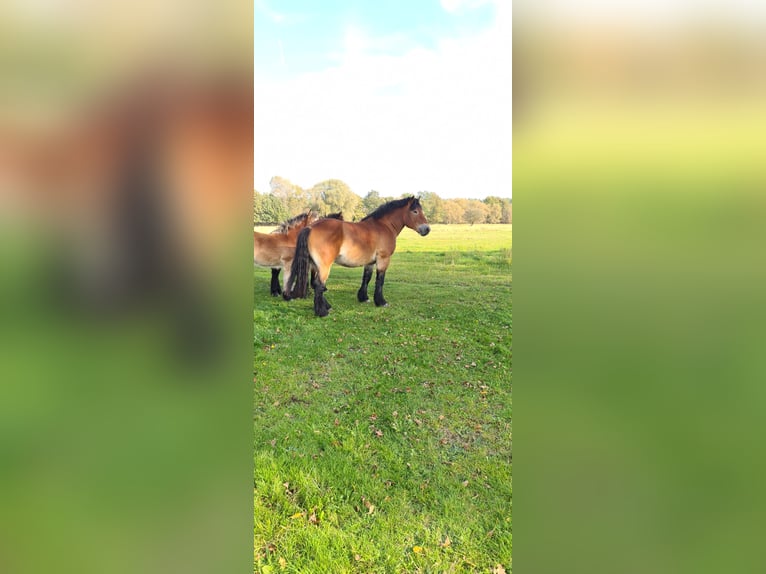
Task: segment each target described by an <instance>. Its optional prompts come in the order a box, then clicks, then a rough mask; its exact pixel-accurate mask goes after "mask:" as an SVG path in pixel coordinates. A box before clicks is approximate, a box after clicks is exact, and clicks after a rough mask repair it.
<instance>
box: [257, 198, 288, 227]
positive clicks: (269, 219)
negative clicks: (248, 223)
mask: <svg viewBox="0 0 766 574" xmlns="http://www.w3.org/2000/svg"><path fill="white" fill-rule="evenodd" d="M289 217H290V213H289V212H288V211H287V208H286V207H285V205H284V203H283V202H282V201H280V199H279V198H278V197H277V196H275V195H273V194H267V195H265V196H264V198H263V203H262V205H261V223H269V224H272V225H276V224H277V223H281V222H283V221H285V220H286V219H289Z"/></svg>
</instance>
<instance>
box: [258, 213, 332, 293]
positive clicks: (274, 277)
mask: <svg viewBox="0 0 766 574" xmlns="http://www.w3.org/2000/svg"><path fill="white" fill-rule="evenodd" d="M325 217H328V218H331V219H343V215H342V214H341V213H340V212H338V213H331V214H330V215H327V216H325ZM319 220H320V219H319V215H318V214H316V213H315V212H314V211H312V210H311V209H309V210H308V211H307V212H306V213H301V214H300V215H296V216H295V217H292V218H290V219H288V220H287V221H285V222H284V223H282V224H281V225H280V226H279V227H277V229H275V230H274V231H272V232H271V233H258V232H257V231H253V263H254V264H255V265H258V266H261V267H271V294H272V295H273V296H274V297H278V296H279V295H281V294H282V288H281V287H280V286H279V272H280V270H281V269H282V268H284V269H285V273H284V278H283V279H284V282H285V292H286V291H287V282H288V280H289V279H290V265H291V263H292V260H293V255H294V253H295V243H296V240H297V237H298V233H299V232H300V231H301V230H302V229H304V228H305V227H307V226H309V225H312V224H313V223H315V222H316V221H319ZM286 298H287V297H286Z"/></svg>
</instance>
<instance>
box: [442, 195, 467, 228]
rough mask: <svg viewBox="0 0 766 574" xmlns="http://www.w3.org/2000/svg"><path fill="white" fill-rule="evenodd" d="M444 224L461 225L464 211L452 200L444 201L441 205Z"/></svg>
mask: <svg viewBox="0 0 766 574" xmlns="http://www.w3.org/2000/svg"><path fill="white" fill-rule="evenodd" d="M443 208H444V223H463V214H464V213H465V209H464V208H463V206H462V205H460V203H459V202H457V201H456V200H454V199H446V200H444V204H443Z"/></svg>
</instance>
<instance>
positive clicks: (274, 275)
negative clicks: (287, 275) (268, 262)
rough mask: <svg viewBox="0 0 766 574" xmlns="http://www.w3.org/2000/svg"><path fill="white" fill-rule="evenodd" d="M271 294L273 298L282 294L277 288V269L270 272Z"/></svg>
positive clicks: (278, 287) (280, 289) (279, 288)
mask: <svg viewBox="0 0 766 574" xmlns="http://www.w3.org/2000/svg"><path fill="white" fill-rule="evenodd" d="M285 284H286V283H285ZM271 294H272V296H274V297H278V296H279V295H281V294H282V288H281V287H280V286H279V269H272V270H271Z"/></svg>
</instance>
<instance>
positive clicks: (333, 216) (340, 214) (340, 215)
mask: <svg viewBox="0 0 766 574" xmlns="http://www.w3.org/2000/svg"><path fill="white" fill-rule="evenodd" d="M324 219H340V220H341V221H343V212H342V211H339V212H338V213H330V214H329V215H325V216H324Z"/></svg>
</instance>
